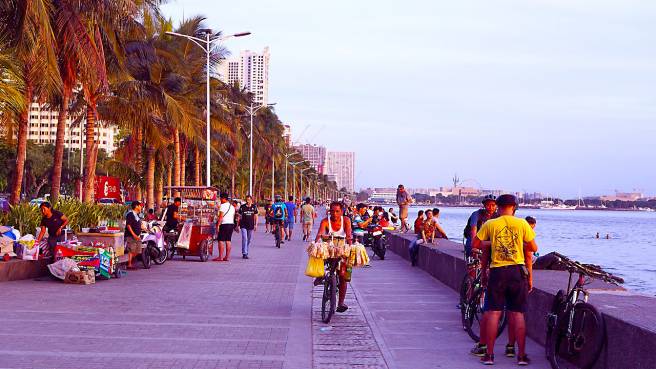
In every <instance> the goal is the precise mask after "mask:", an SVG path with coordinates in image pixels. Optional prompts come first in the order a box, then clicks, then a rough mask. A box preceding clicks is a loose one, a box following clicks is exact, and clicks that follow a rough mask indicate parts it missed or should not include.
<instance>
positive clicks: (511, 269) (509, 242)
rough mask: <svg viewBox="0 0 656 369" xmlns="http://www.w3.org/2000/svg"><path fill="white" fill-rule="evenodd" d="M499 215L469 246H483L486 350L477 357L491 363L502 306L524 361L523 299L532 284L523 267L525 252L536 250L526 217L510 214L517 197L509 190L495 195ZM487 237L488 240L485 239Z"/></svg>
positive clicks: (522, 363) (525, 357)
mask: <svg viewBox="0 0 656 369" xmlns="http://www.w3.org/2000/svg"><path fill="white" fill-rule="evenodd" d="M496 204H497V207H498V211H499V217H498V218H496V219H491V220H488V221H487V222H486V223H485V224H483V226H482V227H481V229H480V230H479V231H478V233H477V234H476V237H475V238H474V240H473V242H472V247H474V248H478V249H481V250H483V255H482V257H481V268H483V270H486V269H487V267H488V266H489V267H490V273H489V277H488V276H487V275H486V274H485V273H483V274H482V278H481V282H482V285H483V287H484V288H487V295H486V298H487V300H486V303H485V305H486V306H485V309H484V310H485V315H487V317H486V318H485V319H484V320H485V322H484V323H485V326H486V327H485V335H486V338H485V343H486V353H485V355H484V356H483V357H482V358H481V362H482V363H483V364H485V365H493V364H494V342H495V340H496V336H497V329H498V325H499V318H500V317H501V313H502V311H503V310H504V309H505V310H506V311H507V312H508V315H509V323H510V324H509V329H513V331H514V332H513V333H514V337H515V339H516V340H517V348H518V355H517V364H519V365H528V364H529V363H530V360H529V358H528V356H527V355H526V322H525V320H524V313H525V312H526V299H527V297H528V292H529V289H530V287H531V286H532V276H531V275H530V273H529V272H528V270H527V268H526V260H527V257H528V255H527V253H530V252H536V251H537V250H538V246H537V244H536V243H535V231H534V230H533V229H532V228H531V226H529V224H528V222H526V220H524V219H521V218H517V217H515V216H514V214H515V210H516V209H517V199H516V198H515V196H513V195H510V194H505V195H501V196H499V197H498V198H497V199H496ZM485 241H490V243H489V244H488V243H485Z"/></svg>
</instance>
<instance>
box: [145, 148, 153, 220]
mask: <svg viewBox="0 0 656 369" xmlns="http://www.w3.org/2000/svg"><path fill="white" fill-rule="evenodd" d="M146 166H147V167H146V209H155V150H154V149H152V148H150V147H149V148H147V149H146Z"/></svg>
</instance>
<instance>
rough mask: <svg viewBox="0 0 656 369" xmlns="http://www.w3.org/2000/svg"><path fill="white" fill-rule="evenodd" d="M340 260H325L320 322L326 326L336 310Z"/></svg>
mask: <svg viewBox="0 0 656 369" xmlns="http://www.w3.org/2000/svg"><path fill="white" fill-rule="evenodd" d="M340 261H341V259H340V258H334V259H326V261H325V265H326V274H325V275H324V277H323V297H322V298H321V320H322V321H323V322H324V323H326V324H328V323H330V319H331V318H332V317H333V315H334V314H335V309H336V308H337V289H338V286H339V275H338V273H337V270H338V268H339V263H340Z"/></svg>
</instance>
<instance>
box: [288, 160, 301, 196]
mask: <svg viewBox="0 0 656 369" xmlns="http://www.w3.org/2000/svg"><path fill="white" fill-rule="evenodd" d="M301 163H302V161H297V162H295V163H289V165H291V166H292V196H294V199H296V166H297V165H299V164H301Z"/></svg>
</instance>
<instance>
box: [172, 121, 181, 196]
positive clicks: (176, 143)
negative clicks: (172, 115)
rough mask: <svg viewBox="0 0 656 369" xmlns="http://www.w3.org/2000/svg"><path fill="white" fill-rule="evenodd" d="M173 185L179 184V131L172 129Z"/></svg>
mask: <svg viewBox="0 0 656 369" xmlns="http://www.w3.org/2000/svg"><path fill="white" fill-rule="evenodd" d="M173 151H174V152H173V185H174V186H180V131H179V130H178V129H177V128H176V129H174V131H173Z"/></svg>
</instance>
